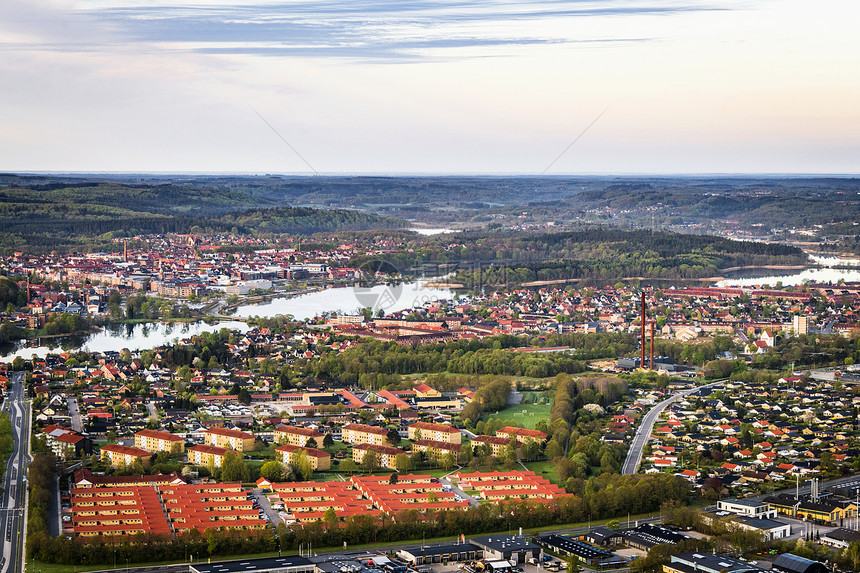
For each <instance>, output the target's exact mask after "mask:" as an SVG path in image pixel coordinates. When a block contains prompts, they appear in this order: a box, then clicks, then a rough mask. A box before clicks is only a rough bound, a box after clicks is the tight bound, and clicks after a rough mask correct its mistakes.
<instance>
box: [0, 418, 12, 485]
mask: <svg viewBox="0 0 860 573" xmlns="http://www.w3.org/2000/svg"><path fill="white" fill-rule="evenodd" d="M14 447H15V441H14V437H13V435H12V420H11V419H10V418H9V414H8V413H6V412H2V413H0V475H5V474H6V460H7V459H9V456H11V455H12V449H13V448H14ZM0 490H2V488H0Z"/></svg>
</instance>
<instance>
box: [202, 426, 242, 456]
mask: <svg viewBox="0 0 860 573" xmlns="http://www.w3.org/2000/svg"><path fill="white" fill-rule="evenodd" d="M203 439H204V440H205V441H206V444H207V445H209V446H215V447H216V448H230V449H231V450H236V451H237V452H249V451H252V450H253V449H254V436H253V435H252V434H249V433H248V432H242V431H240V430H228V429H227V428H210V429H208V430H206V431H205V432H203Z"/></svg>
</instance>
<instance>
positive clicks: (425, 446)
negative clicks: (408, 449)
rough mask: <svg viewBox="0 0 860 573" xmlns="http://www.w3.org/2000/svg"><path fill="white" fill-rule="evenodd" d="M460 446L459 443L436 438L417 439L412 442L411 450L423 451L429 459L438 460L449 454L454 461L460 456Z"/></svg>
mask: <svg viewBox="0 0 860 573" xmlns="http://www.w3.org/2000/svg"><path fill="white" fill-rule="evenodd" d="M460 447H461V446H460V444H452V443H450V442H439V441H437V440H417V441H415V442H413V443H412V451H413V452H424V453H425V454H426V455H427V457H428V458H429V459H431V460H436V461H439V460H440V459H441V458H442V456H444V455H445V454H451V455H452V456H454V461H455V462H456V461H457V459H459V457H460Z"/></svg>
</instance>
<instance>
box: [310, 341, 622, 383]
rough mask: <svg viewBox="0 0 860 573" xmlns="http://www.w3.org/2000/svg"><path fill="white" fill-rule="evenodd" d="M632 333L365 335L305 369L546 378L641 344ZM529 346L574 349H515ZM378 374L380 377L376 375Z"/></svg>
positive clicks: (345, 378)
mask: <svg viewBox="0 0 860 573" xmlns="http://www.w3.org/2000/svg"><path fill="white" fill-rule="evenodd" d="M635 344H636V342H635V338H634V337H633V336H632V335H629V334H588V335H586V334H584V333H577V334H554V335H547V336H546V337H541V338H539V337H529V336H513V335H500V336H491V337H487V338H484V339H480V340H479V339H468V340H467V339H461V340H457V341H452V342H446V343H437V344H423V345H420V346H416V347H411V346H400V345H398V344H396V343H394V342H382V341H376V340H367V341H362V342H361V343H360V344H359V345H358V346H355V347H353V348H350V349H348V350H346V351H344V352H341V353H335V352H328V353H326V354H324V355H323V356H322V357H321V358H320V359H319V360H314V361H308V362H305V363H304V365H303V366H300V369H299V370H300V374H301V375H303V376H313V377H317V378H319V377H321V378H330V379H335V380H339V381H341V382H346V383H352V384H354V383H361V382H363V381H364V380H368V379H369V378H366V377H365V378H362V375H365V374H373V375H376V374H383V375H390V374H414V373H419V372H420V373H438V372H451V373H457V374H474V375H482V374H497V375H508V376H528V377H532V378H546V377H548V376H555V375H557V374H559V373H567V374H574V373H578V372H583V371H584V370H585V366H584V364H583V362H582V361H584V360H591V359H595V358H606V357H615V356H619V355H620V354H622V353H628V352H632V351H633V350H634V349H635V347H636V346H635ZM526 346H534V347H553V346H567V347H572V348H574V349H575V350H574V351H573V352H571V353H561V352H559V353H532V352H512V351H511V350H510V349H513V348H521V347H526ZM373 379H374V380H375V378H373Z"/></svg>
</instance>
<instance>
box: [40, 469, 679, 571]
mask: <svg viewBox="0 0 860 573" xmlns="http://www.w3.org/2000/svg"><path fill="white" fill-rule="evenodd" d="M45 469H48V468H45ZM590 482H591V486H590V488H589V490H588V491H587V492H585V493H583V494H582V495H571V496H567V497H563V498H560V499H557V500H555V501H550V502H545V501H540V502H536V501H528V500H517V499H511V500H509V501H503V502H500V503H498V504H482V505H480V506H478V507H470V508H467V509H456V510H440V511H432V510H428V511H427V512H426V513H425V514H423V515H422V514H421V513H419V512H418V511H417V510H406V511H401V512H399V513H398V514H397V515H396V516H395V517H394V519H392V518H391V517H389V516H382V517H381V518H379V519H377V518H374V517H373V516H370V515H357V516H353V517H350V518H348V519H346V520H345V522H344V523H336V522H335V521H334V520H325V519H324V520H322V521H317V522H313V523H306V524H298V523H297V524H293V525H290V526H289V527H287V526H286V525H285V524H283V523H281V524H279V525H278V526H277V528H276V530H275V532H272V531H271V530H266V531H264V532H262V533H255V532H236V531H230V532H226V531H217V532H216V531H208V532H207V533H206V534H203V535H201V534H199V533H198V532H197V531H196V530H195V531H192V532H191V533H189V534H186V535H182V536H179V537H177V538H176V539H175V540H169V539H165V538H158V537H156V536H150V535H144V536H140V537H139V536H123V537H120V538H119V539H112V540H99V539H96V540H91V541H86V542H83V541H80V540H78V539H68V538H65V537H64V536H60V537H58V538H57V539H54V540H52V539H50V537H49V536H47V535H46V534H45V533H44V532H43V531H38V532H37V531H33V530H31V533H30V536H29V537H28V544H27V545H28V556H29V558H30V559H38V560H40V561H44V562H48V563H60V564H65V565H72V564H75V565H99V564H102V565H107V564H111V563H113V559H114V550H116V559H117V563H118V564H119V563H122V562H124V561H125V560H128V561H129V563H141V562H153V561H164V560H168V559H170V560H177V561H180V560H187V559H188V556H189V555H191V554H194V555H195V560H201V559H205V558H208V557H212V558H217V557H219V556H228V555H242V554H246V553H260V552H266V551H276V550H278V549H280V550H281V551H283V552H292V551H296V550H297V549H298V547H299V545H303V546H308V545H311V546H313V547H317V548H320V549H321V548H324V547H341V546H343V544H344V543H346V544H347V545H350V546H352V545H356V544H363V543H390V542H402V541H407V540H416V539H421V538H422V537H448V536H451V535H452V534H453V533H456V534H460V533H462V534H464V535H467V536H468V535H475V534H483V533H490V532H494V531H508V530H513V529H515V528H517V527H524V528H534V527H544V526H549V525H561V524H569V523H580V522H585V521H586V520H589V519H592V520H597V519H606V518H611V517H620V516H622V515H627V514H628V512H630V513H634V514H639V513H647V512H653V511H656V510H658V509H659V508H660V506H661V505H662V504H663V503H665V502H666V501H669V500H677V501H680V502H686V500H687V498H688V496H689V495H690V486H689V484H688V483H687V482H686V481H685V480H683V479H682V478H679V477H676V476H672V475H669V474H655V475H635V476H622V475H618V474H615V475H610V474H606V475H603V476H599V477H597V478H595V479H594V480H590ZM45 511H47V510H45ZM32 512H33V510H32V506H31V515H32ZM274 533H277V535H278V537H277V539H276V538H275V536H274Z"/></svg>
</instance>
